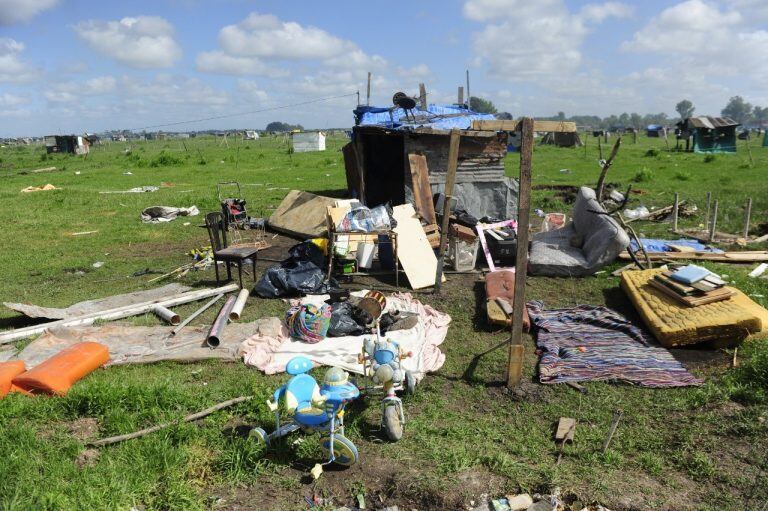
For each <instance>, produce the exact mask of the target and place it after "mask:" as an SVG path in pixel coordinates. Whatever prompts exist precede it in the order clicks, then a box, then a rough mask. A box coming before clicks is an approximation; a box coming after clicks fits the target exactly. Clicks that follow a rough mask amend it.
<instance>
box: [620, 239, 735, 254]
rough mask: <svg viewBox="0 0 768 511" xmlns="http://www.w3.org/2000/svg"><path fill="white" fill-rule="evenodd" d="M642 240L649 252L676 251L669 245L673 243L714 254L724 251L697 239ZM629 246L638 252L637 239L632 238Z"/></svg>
mask: <svg viewBox="0 0 768 511" xmlns="http://www.w3.org/2000/svg"><path fill="white" fill-rule="evenodd" d="M640 241H641V242H642V243H643V247H645V250H646V251H647V252H675V251H674V250H672V248H671V247H670V246H669V245H670V244H671V245H678V246H684V247H690V248H692V249H694V250H696V251H698V252H712V253H714V254H722V253H723V251H722V250H720V249H719V248H714V247H710V246H707V245H705V244H703V243H700V242H698V241H696V240H689V239H680V240H659V239H652V238H640ZM629 247H630V249H631V250H632V252H637V250H638V246H637V242H635V240H630V242H629Z"/></svg>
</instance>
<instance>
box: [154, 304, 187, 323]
mask: <svg viewBox="0 0 768 511" xmlns="http://www.w3.org/2000/svg"><path fill="white" fill-rule="evenodd" d="M152 312H154V313H155V315H156V316H157V317H159V318H160V319H162V320H164V321H166V322H167V323H170V324H172V325H178V324H179V323H181V317H179V315H178V314H176V313H175V312H173V311H172V310H171V309H168V308H166V307H163V306H162V305H155V306H154V307H153V308H152Z"/></svg>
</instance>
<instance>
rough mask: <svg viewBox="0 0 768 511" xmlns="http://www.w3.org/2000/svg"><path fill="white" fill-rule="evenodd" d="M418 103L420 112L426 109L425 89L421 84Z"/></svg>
mask: <svg viewBox="0 0 768 511" xmlns="http://www.w3.org/2000/svg"><path fill="white" fill-rule="evenodd" d="M419 103H420V105H421V109H422V110H426V109H427V88H426V87H425V86H424V84H423V83H420V84H419Z"/></svg>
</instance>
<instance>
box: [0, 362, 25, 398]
mask: <svg viewBox="0 0 768 511" xmlns="http://www.w3.org/2000/svg"><path fill="white" fill-rule="evenodd" d="M26 369H27V366H26V365H25V364H24V361H23V360H11V361H9V362H0V397H5V396H6V395H7V394H8V392H10V391H11V381H12V380H13V379H14V378H15V377H17V376H18V375H20V374H21V373H23V372H24V371H25V370H26Z"/></svg>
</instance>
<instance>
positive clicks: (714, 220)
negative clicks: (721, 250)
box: [709, 201, 718, 241]
mask: <svg viewBox="0 0 768 511" xmlns="http://www.w3.org/2000/svg"><path fill="white" fill-rule="evenodd" d="M717 204H718V201H715V205H714V207H713V208H712V223H711V224H709V241H715V232H716V231H715V229H717Z"/></svg>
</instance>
